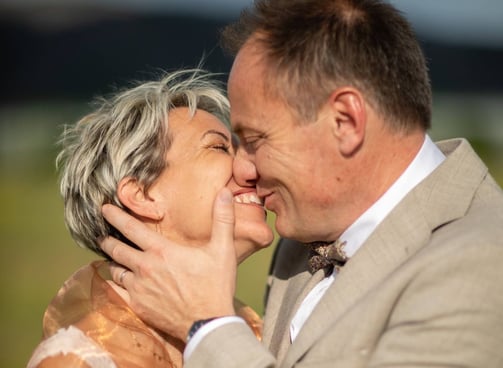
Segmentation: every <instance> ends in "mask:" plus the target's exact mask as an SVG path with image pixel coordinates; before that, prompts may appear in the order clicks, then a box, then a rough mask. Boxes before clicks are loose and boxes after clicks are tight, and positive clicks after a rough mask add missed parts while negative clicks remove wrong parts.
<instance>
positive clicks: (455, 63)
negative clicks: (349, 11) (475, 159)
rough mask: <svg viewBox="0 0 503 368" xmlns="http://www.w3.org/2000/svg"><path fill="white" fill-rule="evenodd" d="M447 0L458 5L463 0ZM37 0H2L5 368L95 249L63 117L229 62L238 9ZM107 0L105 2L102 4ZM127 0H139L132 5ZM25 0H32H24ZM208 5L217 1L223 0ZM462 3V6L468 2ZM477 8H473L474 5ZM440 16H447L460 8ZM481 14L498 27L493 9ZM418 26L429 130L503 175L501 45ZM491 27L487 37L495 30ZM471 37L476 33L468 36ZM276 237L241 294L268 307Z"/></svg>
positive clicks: (243, 275) (24, 357)
mask: <svg viewBox="0 0 503 368" xmlns="http://www.w3.org/2000/svg"><path fill="white" fill-rule="evenodd" d="M193 1H195V0H193ZM449 1H450V4H451V5H452V4H453V0H449ZM449 1H447V0H446V1H445V4H447V3H449ZM191 2H192V1H190V2H189V1H187V3H191ZM224 2H225V1H223V0H222V1H218V2H217V3H220V4H221V3H224ZM247 2H248V3H249V2H250V1H248V0H242V1H239V2H238V1H237V0H233V1H232V2H229V4H231V3H232V4H233V5H232V8H233V9H237V8H242V7H243V6H245V5H246V4H245V3H247ZM35 3H36V2H29V1H23V0H15V1H14V0H12V1H10V0H9V1H5V0H4V1H2V0H0V33H1V34H2V37H3V40H4V41H5V42H4V44H3V46H4V49H3V52H2V62H3V65H4V67H3V68H0V73H1V76H0V80H2V83H3V84H2V87H3V88H1V89H0V173H1V174H0V175H1V176H0V178H1V179H0V204H1V205H2V211H1V213H0V245H1V246H0V252H1V253H0V286H1V289H0V290H1V294H0V295H1V302H0V367H2V368H3V367H5V368H11V367H23V366H25V365H26V363H27V361H28V358H29V356H30V354H31V352H32V350H33V348H34V347H35V346H36V344H37V343H38V341H39V339H40V337H41V321H42V315H43V312H44V310H45V308H46V306H47V304H48V303H49V302H50V300H51V298H52V297H53V296H54V295H55V293H56V292H57V290H58V289H59V287H60V286H61V284H62V283H63V282H64V281H65V280H66V278H67V277H68V276H69V275H70V274H72V273H73V272H74V271H75V270H76V269H77V268H79V267H80V266H82V265H84V264H86V263H88V262H89V261H90V260H92V259H95V258H96V256H94V254H92V253H90V252H89V251H86V250H83V249H80V248H78V247H77V246H76V245H75V243H74V242H73V241H72V239H71V238H70V236H69V234H68V233H67V231H66V229H65V226H64V222H63V204H62V202H61V200H60V198H59V194H58V184H57V174H56V171H55V166H54V160H55V156H56V153H57V145H56V142H57V140H58V136H59V134H60V133H61V129H62V125H63V124H69V123H70V124H71V123H73V122H75V121H76V120H77V119H78V118H79V117H81V116H82V115H83V114H85V113H87V112H88V111H90V105H89V102H90V101H91V99H92V97H93V96H95V95H99V94H103V93H107V92H109V91H110V90H112V89H113V88H114V86H119V87H120V86H124V85H125V84H126V83H127V82H128V81H131V80H133V79H145V78H146V77H147V78H148V74H145V73H151V72H152V71H154V73H155V71H157V70H158V68H163V69H176V68H179V67H187V66H195V65H197V63H198V61H199V59H200V58H201V56H202V55H203V53H205V54H206V66H207V68H208V69H209V70H211V71H214V72H224V73H225V72H227V71H228V70H229V66H230V59H229V58H224V57H223V55H222V54H221V52H220V51H219V48H218V41H217V39H218V29H219V28H221V27H222V26H223V25H224V24H226V23H227V22H228V21H229V18H231V17H235V16H236V15H237V11H236V12H234V13H232V14H231V13H229V12H225V11H223V10H222V11H221V14H222V15H223V16H221V17H219V16H216V15H215V13H212V15H211V16H202V15H201V14H202V13H201V12H198V13H197V16H194V15H193V14H192V10H193V9H190V10H187V9H188V8H187V7H184V9H185V10H184V11H185V13H183V14H181V15H180V14H176V15H175V14H174V11H173V9H175V8H176V6H174V7H171V8H170V9H171V10H170V11H167V10H166V9H165V10H164V11H162V12H161V10H160V9H159V8H156V9H155V11H154V12H150V13H149V12H146V11H144V10H142V11H140V10H139V9H140V7H141V6H143V5H140V4H148V3H151V2H149V1H140V0H138V1H134V0H131V1H128V2H117V3H115V7H113V6H111V5H110V4H111V3H112V2H107V1H105V0H95V1H83V2H77V1H69V0H68V1H59V2H57V1H54V2H53V5H52V6H47V5H46V6H45V7H44V5H43V4H44V3H47V2H44V1H39V2H38V3H39V5H38V6H35V5H34V4H35ZM56 3H57V4H59V5H58V6H56V5H54V4H56ZM70 3H71V4H72V5H69V4H70ZM77 3H79V4H80V5H79V6H76V5H75V4H77ZM105 3H107V6H104V7H103V8H101V7H100V6H98V4H102V5H103V4H105ZM119 3H120V4H119ZM125 3H128V4H134V6H133V7H132V8H127V7H126V6H125V5H123V4H125ZM160 3H161V2H158V3H157V4H160ZM162 3H163V4H167V5H169V4H172V5H173V4H175V3H177V4H182V1H179V0H176V1H175V0H173V1H168V2H162ZM210 3H211V4H210ZM238 3H239V4H238ZM396 3H397V4H405V3H408V4H409V5H410V6H412V5H413V4H419V2H412V1H409V2H406V1H402V0H400V1H396ZM8 4H10V5H9V6H10V7H9V6H7V5H8ZM23 4H25V5H26V4H28V5H26V6H25V7H24V8H23V9H21V6H20V5H23ZM86 4H92V5H86ZM117 4H119V5H117ZM208 4H210V5H211V6H210V7H209V8H211V9H212V10H213V11H214V10H215V9H216V7H215V6H214V4H213V2H208ZM236 4H238V5H236ZM442 4H444V3H442ZM457 4H458V3H456V5H455V7H456V9H458V10H459V9H461V7H458V6H457ZM167 5H166V6H167ZM18 6H19V7H18ZM229 6H230V5H229ZM417 6H419V5H417ZM453 6H454V5H453ZM423 8H424V9H423ZM423 8H422V9H421V10H425V11H424V12H419V11H418V14H422V15H423V16H426V19H427V20H431V19H430V17H429V16H428V14H436V13H438V12H435V10H436V8H435V7H431V9H430V8H429V7H428V9H427V8H425V7H424V6H423ZM479 8H484V7H483V6H479ZM20 9H21V10H20ZM228 9H230V7H228ZM407 9H408V8H407ZM407 9H405V10H407ZM410 9H412V8H410ZM428 11H429V13H428ZM486 12H487V15H488V16H489V15H491V13H494V12H492V11H491V8H487V9H486ZM469 14H470V19H473V18H474V17H473V16H472V15H473V12H471V13H469ZM413 15H414V14H411V16H413ZM441 15H442V19H441V22H440V25H441V24H443V23H444V22H446V19H447V18H446V17H447V16H448V15H449V16H451V15H452V12H450V11H446V12H444V13H441ZM483 19H484V21H485V22H486V24H484V26H488V19H489V18H488V17H485V18H483ZM499 23H501V22H499ZM499 23H498V24H499ZM450 24H461V25H462V26H463V27H462V28H463V29H466V30H468V31H470V35H471V36H473V35H474V34H475V33H474V31H473V25H472V24H471V23H466V22H461V21H459V20H458V21H455V22H454V23H450ZM416 25H417V26H418V28H419V31H421V30H423V31H424V32H425V33H422V36H421V40H422V43H423V47H424V49H425V53H426V54H427V57H428V59H429V61H430V73H431V75H432V82H433V87H434V116H433V129H432V131H431V132H430V133H431V136H432V137H433V138H434V139H435V140H440V139H445V138H449V137H459V136H463V137H466V138H468V139H469V141H470V142H471V143H472V145H473V146H474V148H475V149H476V151H477V152H478V153H479V154H480V156H481V157H482V159H483V160H484V161H485V162H486V164H487V165H488V167H489V169H490V171H491V173H492V174H493V175H494V176H495V178H496V180H497V181H498V182H499V183H500V184H503V163H502V158H503V127H502V122H501V116H503V81H502V78H503V77H502V74H501V71H500V68H501V65H503V47H502V45H501V44H499V45H497V46H494V45H489V46H488V45H484V46H481V45H478V44H477V42H479V41H477V40H475V41H474V40H473V38H472V39H470V38H469V37H464V36H461V37H460V38H459V37H458V41H456V42H457V43H456V42H450V41H449V42H447V41H446V40H445V39H444V40H441V41H439V40H437V39H434V37H433V36H431V37H432V38H429V37H430V36H428V34H427V32H426V31H428V30H429V29H431V28H432V27H430V25H431V24H430V23H428V24H426V26H423V28H421V27H420V26H421V24H420V23H417V24H416ZM437 26H438V24H437ZM453 27H454V26H451V28H450V30H452V29H454V28H453ZM470 27H472V28H470ZM484 32H485V33H484V37H486V38H487V39H489V38H490V37H489V36H490V35H491V33H490V32H488V31H487V30H485V31H484ZM436 35H439V36H445V35H447V33H442V32H436ZM492 35H493V36H494V32H493V33H492ZM459 39H461V40H459ZM464 40H468V41H471V44H470V45H467V44H464ZM222 78H223V80H225V76H223V77H222ZM269 219H270V220H271V221H272V220H273V216H269ZM273 248H274V245H273V246H271V247H269V248H268V249H267V250H264V251H262V252H260V253H258V254H256V255H253V256H252V257H251V258H250V259H249V260H247V261H246V262H245V263H244V264H242V265H241V267H240V270H239V278H238V290H237V294H238V297H239V298H240V299H242V300H243V301H245V302H246V303H248V304H250V305H251V306H252V307H253V308H254V309H255V310H257V311H259V312H262V296H263V291H264V285H265V281H266V277H267V270H268V266H269V261H270V257H271V254H272V252H273Z"/></svg>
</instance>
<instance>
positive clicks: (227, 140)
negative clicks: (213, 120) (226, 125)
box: [201, 129, 229, 142]
mask: <svg viewBox="0 0 503 368" xmlns="http://www.w3.org/2000/svg"><path fill="white" fill-rule="evenodd" d="M209 134H216V135H219V136H220V137H222V138H223V139H225V141H226V142H229V137H228V136H227V135H226V134H224V133H222V132H221V131H219V130H215V129H210V130H207V131H206V132H204V134H203V135H202V137H201V140H203V139H204V138H205V137H206V136H207V135H209Z"/></svg>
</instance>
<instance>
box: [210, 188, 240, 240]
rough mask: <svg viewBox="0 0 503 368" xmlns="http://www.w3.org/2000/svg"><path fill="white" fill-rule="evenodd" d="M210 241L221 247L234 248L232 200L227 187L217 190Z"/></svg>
mask: <svg viewBox="0 0 503 368" xmlns="http://www.w3.org/2000/svg"><path fill="white" fill-rule="evenodd" d="M211 243H212V244H213V245H215V246H217V247H219V248H221V249H226V248H227V247H230V246H232V248H234V247H233V246H234V200H233V196H232V193H231V191H230V190H229V189H228V188H223V189H222V190H220V192H218V194H217V198H216V199H215V203H214V204H213V227H212V230H211Z"/></svg>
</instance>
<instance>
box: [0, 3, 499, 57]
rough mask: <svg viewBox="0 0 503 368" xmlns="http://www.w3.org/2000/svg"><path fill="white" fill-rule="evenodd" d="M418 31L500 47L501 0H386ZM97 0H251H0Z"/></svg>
mask: <svg viewBox="0 0 503 368" xmlns="http://www.w3.org/2000/svg"><path fill="white" fill-rule="evenodd" d="M390 2H391V3H392V4H394V5H395V6H396V7H397V8H399V9H400V10H401V11H402V12H404V13H405V14H406V16H407V17H408V19H409V20H410V21H411V22H412V24H413V26H414V27H415V29H416V30H417V32H418V33H420V34H422V35H425V36H426V37H428V38H432V39H435V40H437V41H446V42H454V43H462V44H472V45H479V46H490V47H503V1H502V0H390ZM78 3H80V4H83V3H84V4H87V5H89V4H93V3H94V4H100V5H105V6H110V7H120V8H122V9H127V8H129V9H131V10H135V11H148V12H183V13H191V14H203V15H206V16H210V17H215V16H226V17H236V16H237V15H238V14H239V12H240V11H241V10H242V9H243V8H245V7H246V6H248V5H250V4H251V3H252V0H0V4H1V5H8V6H12V7H16V8H25V9H29V8H31V7H32V6H33V5H40V4H65V5H68V4H78Z"/></svg>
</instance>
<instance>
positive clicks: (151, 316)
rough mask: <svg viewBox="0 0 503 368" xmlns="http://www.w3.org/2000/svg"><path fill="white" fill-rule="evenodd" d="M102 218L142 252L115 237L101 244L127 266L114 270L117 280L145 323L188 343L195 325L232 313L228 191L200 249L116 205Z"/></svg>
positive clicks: (233, 282) (233, 269) (217, 206)
mask: <svg viewBox="0 0 503 368" xmlns="http://www.w3.org/2000/svg"><path fill="white" fill-rule="evenodd" d="M103 215H104V216H105V218H106V219H107V221H108V222H110V224H112V225H113V226H114V227H115V228H117V229H118V230H119V231H120V232H121V233H122V234H123V235H124V236H125V237H127V238H128V239H130V240H131V241H132V242H133V243H135V244H136V245H138V247H139V248H140V249H142V250H137V249H134V248H132V247H130V246H128V245H126V244H124V243H122V242H120V241H119V240H117V239H115V238H112V237H107V238H105V239H104V240H103V241H102V242H101V244H100V246H101V248H102V249H103V250H104V251H105V253H107V254H108V255H109V256H110V257H112V259H113V260H114V261H115V262H117V263H118V264H120V265H121V266H123V267H121V266H117V265H113V266H111V268H110V271H111V273H112V277H113V280H114V281H115V282H116V283H117V284H118V285H120V286H122V287H123V288H125V289H126V290H127V292H128V293H129V298H130V301H129V304H130V307H131V309H132V310H133V311H134V312H135V313H136V314H137V315H138V316H139V317H140V318H141V319H143V320H144V321H145V322H146V323H147V324H149V325H150V326H152V327H155V328H157V329H159V330H161V331H164V332H166V333H168V334H170V335H172V336H174V337H177V338H179V339H181V340H185V338H186V336H187V333H188V330H189V328H190V326H191V325H192V323H193V322H194V321H196V320H200V319H207V318H211V317H220V316H229V315H233V314H234V308H233V297H234V292H235V285H236V269H237V264H236V252H235V248H234V206H233V198H232V194H231V193H230V191H229V190H228V189H225V188H224V189H222V190H221V191H220V193H219V194H218V196H217V199H216V200H215V204H214V208H213V228H212V236H211V240H210V242H209V243H208V244H201V246H200V247H194V246H190V247H189V246H186V245H183V244H176V243H174V242H171V241H169V240H168V239H166V238H164V237H163V236H162V235H160V234H158V233H157V232H155V231H153V230H151V229H149V228H148V227H147V226H145V225H144V224H143V223H142V222H140V221H139V220H137V219H135V218H134V217H132V216H130V215H128V214H127V213H125V212H124V211H122V210H121V209H119V208H118V207H115V206H113V205H105V206H104V207H103ZM124 270H129V271H131V272H124Z"/></svg>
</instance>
